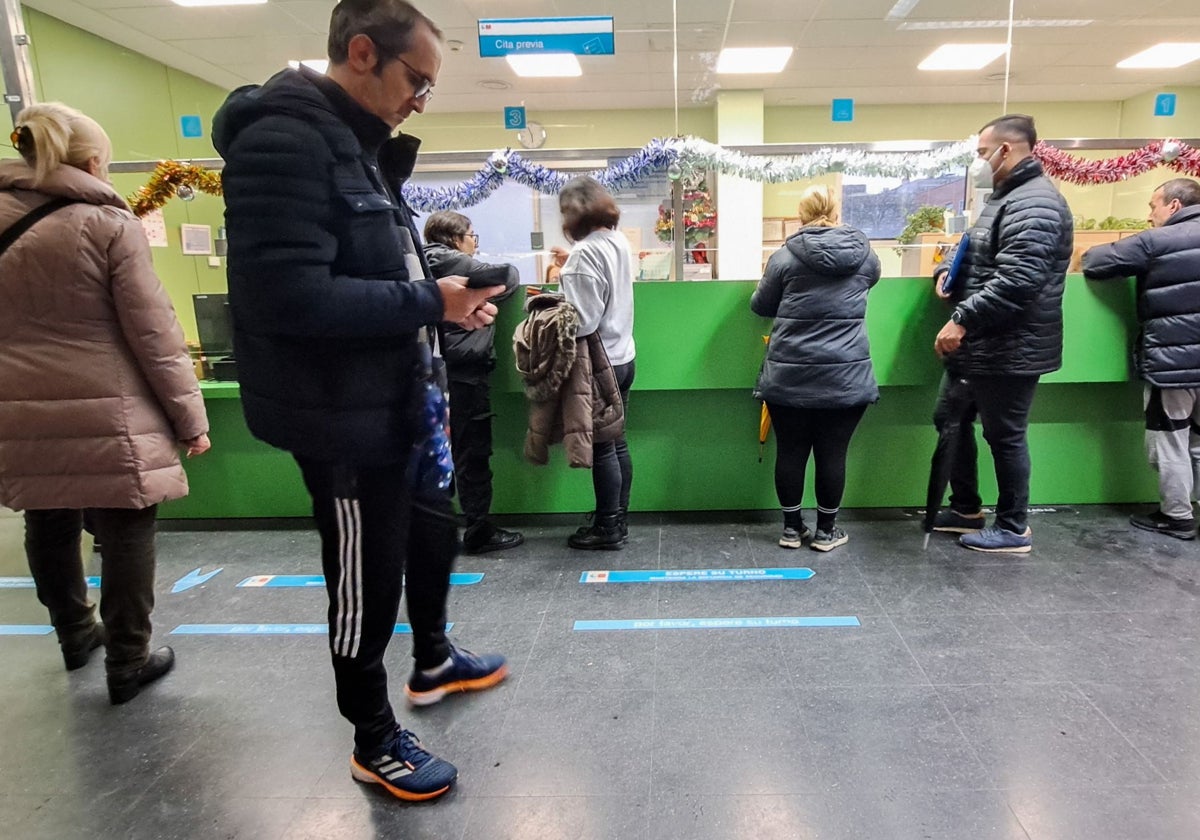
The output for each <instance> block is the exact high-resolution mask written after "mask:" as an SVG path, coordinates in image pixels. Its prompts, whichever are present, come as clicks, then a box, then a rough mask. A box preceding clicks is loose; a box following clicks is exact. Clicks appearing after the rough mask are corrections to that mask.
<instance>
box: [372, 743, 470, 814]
mask: <svg viewBox="0 0 1200 840" xmlns="http://www.w3.org/2000/svg"><path fill="white" fill-rule="evenodd" d="M350 775H351V776H352V777H353V778H354V780H355V781H356V782H363V783H365V784H368V785H383V788H384V790H386V791H387V792H388V793H390V794H391V795H392V796H394V797H396V798H397V799H404V800H407V801H409V802H421V801H423V800H426V799H434V798H435V797H438V796H441V795H442V794H443V793H445V792H446V791H448V790H450V785H452V784H453V783H454V780H455V779H457V778H458V768H457V767H455V766H454V765H453V764H451V763H450V762H448V761H445V760H443V759H440V758H438V757H437V756H436V755H433V754H432V753H429V752H426V751H425V749H424V748H423V747H422V746H421V742H420V741H418V740H417V736H416V735H414V734H412V733H411V732H409V731H408V730H407V729H401V728H399V727H397V728H396V737H395V738H393V739H392V740H391V741H390V742H389V743H387V744H386V745H384V747H383V750H382V751H381V752H379V753H378V754H376V755H373V756H371V757H366V756H361V755H359V754H358V752H357V751H355V753H354V754H353V755H351V756H350Z"/></svg>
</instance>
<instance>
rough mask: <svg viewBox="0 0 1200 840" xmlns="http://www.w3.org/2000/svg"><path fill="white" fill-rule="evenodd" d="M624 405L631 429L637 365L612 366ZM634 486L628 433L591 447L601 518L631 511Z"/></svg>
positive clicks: (629, 363)
mask: <svg viewBox="0 0 1200 840" xmlns="http://www.w3.org/2000/svg"><path fill="white" fill-rule="evenodd" d="M613 374H614V375H615V376H616V378H617V388H618V389H620V391H621V402H622V403H623V404H624V406H625V427H626V428H628V427H629V389H630V388H631V387H632V386H633V375H634V363H633V362H632V361H631V362H626V363H625V364H623V365H613ZM632 486H633V459H632V458H630V457H629V444H628V443H626V441H625V432H624V431H622V432H621V434H620V435H619V436H618V437H617V438H616V439H615V440H608V441H605V442H604V443H595V444H592V489H593V490H594V491H595V493H596V514H597V515H600V516H604V515H608V514H613V513H617V512H618V511H624V510H629V488H631V487H632Z"/></svg>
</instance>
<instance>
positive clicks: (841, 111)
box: [833, 99, 854, 122]
mask: <svg viewBox="0 0 1200 840" xmlns="http://www.w3.org/2000/svg"><path fill="white" fill-rule="evenodd" d="M833 121H834V122H854V100H853V99H835V100H833Z"/></svg>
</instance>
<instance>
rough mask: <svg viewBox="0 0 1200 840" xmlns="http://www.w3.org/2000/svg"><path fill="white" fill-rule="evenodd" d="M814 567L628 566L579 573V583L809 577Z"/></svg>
mask: <svg viewBox="0 0 1200 840" xmlns="http://www.w3.org/2000/svg"><path fill="white" fill-rule="evenodd" d="M812 576H813V570H812V569H805V568H803V567H800V568H790V569H646V570H638V569H626V570H624V571H591V572H584V573H583V574H582V575H580V577H579V582H580V583H700V582H705V583H706V582H709V581H743V580H808V579H809V578H810V577H812Z"/></svg>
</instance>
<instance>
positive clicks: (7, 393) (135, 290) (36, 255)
mask: <svg viewBox="0 0 1200 840" xmlns="http://www.w3.org/2000/svg"><path fill="white" fill-rule="evenodd" d="M32 185H33V170H32V169H31V168H30V167H29V166H27V165H26V164H25V162H24V161H21V160H8V161H3V162H0V230H6V229H7V228H8V227H9V226H11V225H12V224H13V223H15V222H16V221H17V220H18V219H20V218H21V217H22V216H23V215H25V213H27V212H28V211H29V210H31V209H33V208H35V207H37V206H38V205H40V204H42V203H44V202H45V201H47V200H49V199H50V198H52V197H58V196H68V197H71V198H76V199H79V200H81V201H82V202H84V203H82V204H72V205H70V206H68V207H65V208H63V209H60V210H57V211H55V212H54V213H51V214H50V215H49V216H46V217H45V218H43V219H42V220H41V221H39V222H38V223H37V224H35V225H34V226H33V227H32V228H30V229H29V230H28V231H27V232H26V233H25V234H24V235H23V236H21V237H20V238H19V239H18V240H17V241H16V242H15V243H14V244H13V245H12V246H11V247H10V248H9V249H8V250H7V251H6V252H4V254H3V255H2V256H0V504H3V505H5V506H6V507H10V508H13V509H14V510H27V509H31V508H32V509H44V508H89V507H115V508H144V507H148V506H150V505H153V504H157V503H159V502H164V501H167V500H169V499H178V498H180V497H182V496H185V495H187V489H188V488H187V477H186V476H185V475H184V472H183V467H182V466H181V465H180V462H179V454H178V449H177V441H180V440H188V439H191V438H194V437H196V436H197V435H200V434H204V433H206V432H207V431H208V419H207V417H206V416H205V413H204V401H203V399H202V398H201V396H200V388H199V385H198V384H197V382H196V375H195V371H194V369H193V367H192V364H191V362H190V360H189V359H188V353H187V347H186V346H185V344H184V340H183V331H182V330H181V329H180V327H179V321H178V320H177V319H176V317H175V310H174V309H173V308H172V306H171V301H170V298H168V297H167V293H166V291H165V290H164V289H163V287H162V283H160V282H159V280H158V277H157V276H156V275H155V273H154V267H153V265H152V263H151V260H150V248H149V244H148V243H147V241H146V235H145V233H144V232H143V231H142V227H141V223H140V222H138V220H137V219H136V218H135V217H134V216H133V214H132V213H131V212H130V211H129V207H128V206H127V205H126V204H125V202H124V201H123V200H122V199H121V197H120V196H119V195H117V193H116V192H114V191H113V188H112V187H111V186H110V185H108V184H107V183H105V182H103V181H101V180H100V179H98V178H94V177H92V176H91V175H89V174H88V173H86V172H84V171H82V170H80V169H75V168H74V167H70V166H63V167H61V168H60V169H59V170H58V171H57V172H55V173H53V174H52V175H51V177H50V178H49V179H48V180H47V182H46V183H44V184H42V185H41V187H40V188H39V189H38V190H34V189H33V188H32Z"/></svg>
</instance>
